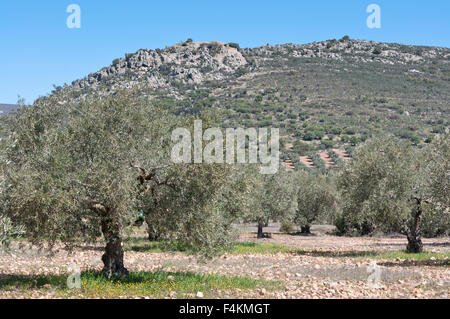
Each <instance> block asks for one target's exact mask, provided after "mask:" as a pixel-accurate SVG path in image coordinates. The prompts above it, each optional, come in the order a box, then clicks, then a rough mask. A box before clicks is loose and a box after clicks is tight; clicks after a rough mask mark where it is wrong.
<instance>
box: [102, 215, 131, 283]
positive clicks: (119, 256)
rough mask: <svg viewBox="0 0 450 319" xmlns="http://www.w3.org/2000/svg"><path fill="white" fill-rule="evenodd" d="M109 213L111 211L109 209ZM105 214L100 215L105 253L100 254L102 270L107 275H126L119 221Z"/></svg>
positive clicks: (109, 276)
mask: <svg viewBox="0 0 450 319" xmlns="http://www.w3.org/2000/svg"><path fill="white" fill-rule="evenodd" d="M109 213H111V212H110V211H109ZM112 215H113V214H107V216H104V217H102V221H101V225H102V233H103V236H104V237H105V240H106V247H105V253H104V254H103V256H102V261H103V265H104V267H103V270H102V272H103V273H104V274H105V275H106V276H107V277H108V278H111V277H112V276H128V270H127V269H126V268H125V266H124V265H123V247H122V235H121V226H120V223H119V222H118V221H117V220H115V219H114V218H113V217H111V216H112Z"/></svg>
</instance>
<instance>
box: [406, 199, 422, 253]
mask: <svg viewBox="0 0 450 319" xmlns="http://www.w3.org/2000/svg"><path fill="white" fill-rule="evenodd" d="M413 214H414V219H413V221H412V225H411V228H410V229H409V231H408V234H407V238H408V246H407V247H406V250H407V251H408V252H411V253H420V252H422V251H423V243H422V215H423V210H422V200H420V199H418V198H416V206H415V208H414V211H413Z"/></svg>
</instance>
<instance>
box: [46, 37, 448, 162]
mask: <svg viewBox="0 0 450 319" xmlns="http://www.w3.org/2000/svg"><path fill="white" fill-rule="evenodd" d="M131 87H140V88H141V89H142V92H144V93H143V94H144V95H145V96H148V98H149V99H152V101H154V103H158V104H162V105H164V106H166V107H168V108H171V109H173V110H174V111H175V112H177V113H189V114H195V113H198V112H202V111H203V110H205V109H207V108H210V107H213V106H215V107H219V108H222V109H224V110H226V112H227V119H226V121H225V123H224V125H227V126H238V125H239V126H247V127H248V126H252V127H255V126H256V127H262V126H275V127H279V128H280V129H281V131H282V135H283V139H282V146H283V157H284V159H285V160H286V161H287V162H288V163H289V165H288V166H289V167H316V168H320V169H328V168H332V167H334V166H335V165H336V164H338V163H339V162H341V160H342V159H343V158H346V157H343V156H342V154H343V153H345V154H347V156H351V152H352V148H353V147H354V146H355V145H357V144H358V143H360V142H362V141H364V140H365V139H367V138H368V137H370V136H371V135H372V134H374V133H377V132H380V131H385V132H390V133H394V134H396V135H398V136H400V137H402V138H405V139H408V140H410V141H411V142H412V143H414V144H417V145H419V146H420V145H422V144H424V143H429V142H430V141H431V140H432V139H433V138H434V136H435V135H436V134H440V133H442V132H444V131H445V130H446V129H448V128H449V115H450V107H449V101H450V49H449V48H439V47H423V46H409V45H401V44H388V43H378V42H373V41H362V40H353V39H349V38H348V37H343V38H342V39H340V40H335V39H333V40H328V41H323V42H315V43H310V44H305V45H297V44H284V45H277V46H271V45H266V46H262V47H257V48H252V49H244V48H240V47H239V45H238V44H236V43H220V42H193V41H192V40H188V41H186V42H183V43H179V44H176V45H174V46H171V47H166V48H165V49H157V50H145V49H142V50H139V51H137V52H136V53H133V54H126V55H125V57H123V58H119V59H116V60H114V61H113V62H112V64H111V65H110V66H107V67H105V68H103V69H101V70H99V71H97V72H94V73H91V74H89V75H88V76H87V77H86V78H84V79H81V80H77V81H74V82H73V83H72V85H70V86H68V87H65V88H64V89H63V88H57V90H56V91H55V92H54V93H55V94H59V92H61V91H62V90H70V91H71V93H72V94H73V96H74V97H75V98H80V97H82V96H84V95H87V94H93V93H95V94H101V95H104V94H111V93H113V92H115V91H116V90H117V89H120V88H131ZM324 151H326V153H324ZM339 154H341V155H339ZM301 157H303V159H304V160H301ZM306 157H307V159H305V158H306Z"/></svg>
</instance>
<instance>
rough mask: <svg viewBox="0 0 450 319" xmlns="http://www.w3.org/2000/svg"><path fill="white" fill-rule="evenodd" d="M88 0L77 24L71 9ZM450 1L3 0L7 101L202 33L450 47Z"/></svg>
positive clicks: (0, 46)
mask: <svg viewBox="0 0 450 319" xmlns="http://www.w3.org/2000/svg"><path fill="white" fill-rule="evenodd" d="M372 3H374V4H378V5H379V6H380V8H381V29H369V28H368V27H367V25H366V19H367V17H368V16H369V13H366V8H367V6H368V5H369V4H372ZM70 4H78V5H79V6H80V8H81V28H80V29H69V28H67V25H66V20H67V17H68V16H69V13H66V8H67V7H68V6H69V5H70ZM449 21H450V1H448V0H434V1H433V0H428V1H413V0H409V1H406V0H395V1H394V0H369V1H365V0H342V1H338V0H329V1H325V0H316V1H302V0H274V1H265V0H258V1H254V0H240V1H236V0H225V1H224V0H222V1H217V0H184V1H173V0H165V1H161V0H158V1H153V0H127V1H104V0H69V1H65V0H2V1H1V2H0V72H1V73H0V74H1V76H0V103H16V102H17V96H18V95H20V96H21V97H23V98H25V100H26V102H28V103H31V102H33V101H34V99H36V98H37V97H39V96H42V95H46V94H48V93H49V92H50V91H51V90H52V88H53V84H56V85H62V84H64V83H71V82H72V81H73V80H75V79H79V78H82V77H84V76H86V75H87V74H89V73H91V72H94V71H97V70H98V69H100V68H102V67H104V66H106V65H109V64H110V63H111V61H112V60H113V59H115V58H118V57H122V56H123V55H124V54H125V53H128V52H136V51H137V50H138V49H141V48H149V49H155V48H164V47H165V46H170V45H172V44H174V43H177V42H180V41H184V40H186V39H187V38H193V39H194V41H212V40H217V41H223V42H238V43H239V44H240V45H241V46H242V47H255V46H260V45H264V44H266V43H270V44H280V43H287V42H289V43H308V42H313V41H322V40H327V39H332V38H341V37H342V36H344V35H349V36H350V37H351V38H356V39H367V40H375V41H383V42H397V43H405V44H417V45H436V46H443V47H449V46H450V27H449Z"/></svg>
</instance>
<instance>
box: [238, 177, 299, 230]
mask: <svg viewBox="0 0 450 319" xmlns="http://www.w3.org/2000/svg"><path fill="white" fill-rule="evenodd" d="M255 174H256V175H254V177H256V178H255V179H254V181H253V183H252V184H253V186H254V188H253V192H254V193H253V194H252V195H251V199H249V200H251V201H252V205H253V206H254V209H253V210H252V211H251V212H250V214H249V215H247V218H246V221H251V222H256V223H257V225H258V233H257V237H258V238H264V237H265V236H264V233H263V227H265V226H266V225H268V223H269V221H279V222H286V221H292V219H293V217H294V214H295V211H296V209H297V201H296V197H295V195H296V193H297V185H296V184H295V182H294V179H293V178H292V176H291V174H290V173H289V172H278V173H277V174H273V175H261V174H259V173H255Z"/></svg>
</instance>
